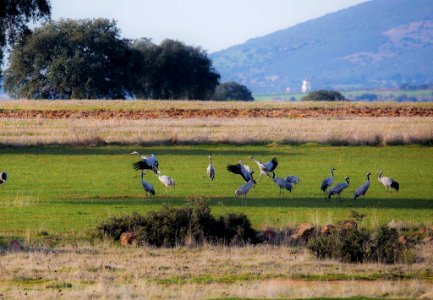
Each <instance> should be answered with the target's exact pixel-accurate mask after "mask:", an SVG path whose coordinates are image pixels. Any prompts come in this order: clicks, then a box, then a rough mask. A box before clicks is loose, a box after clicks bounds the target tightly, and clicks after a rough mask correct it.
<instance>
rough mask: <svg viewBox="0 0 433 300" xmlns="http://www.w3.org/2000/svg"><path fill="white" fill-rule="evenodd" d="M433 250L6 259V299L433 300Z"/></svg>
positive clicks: (144, 252) (75, 252)
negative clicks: (376, 260) (374, 257)
mask: <svg viewBox="0 0 433 300" xmlns="http://www.w3.org/2000/svg"><path fill="white" fill-rule="evenodd" d="M432 250H433V248H432V246H431V245H423V246H421V247H420V248H418V249H417V251H418V255H420V256H422V259H421V260H420V261H419V262H417V263H415V264H412V265H382V264H362V265H360V264H343V263H338V262H335V261H331V260H323V261H320V260H317V259H315V258H314V257H312V256H311V255H310V254H308V253H307V252H305V251H304V250H302V249H298V248H287V247H272V246H260V247H251V246H248V247H230V248H227V247H214V246H205V247H203V248H193V249H187V248H174V249H153V248H136V247H133V246H132V247H126V248H120V247H114V246H110V245H108V244H105V245H104V244H100V245H96V246H76V247H72V248H60V249H56V250H49V251H48V250H43V249H29V250H28V251H26V252H20V253H6V254H4V255H2V256H0V270H1V272H0V291H1V292H0V294H1V295H0V298H1V297H4V298H6V299H9V298H17V299H18V298H23V297H24V296H27V297H29V298H34V299H37V298H41V297H43V298H59V297H62V298H79V299H88V298H101V297H102V298H122V299H129V298H145V299H156V298H161V299H209V298H217V297H248V298H283V297H284V298H308V297H330V296H333V297H350V296H359V295H362V296H366V297H387V298H425V299H431V298H432V297H433V285H432V280H433V278H432V274H433V255H432V253H433V251H432Z"/></svg>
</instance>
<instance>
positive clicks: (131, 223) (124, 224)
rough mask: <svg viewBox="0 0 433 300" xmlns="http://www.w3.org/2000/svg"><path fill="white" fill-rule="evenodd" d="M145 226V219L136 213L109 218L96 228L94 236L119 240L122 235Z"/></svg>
mask: <svg viewBox="0 0 433 300" xmlns="http://www.w3.org/2000/svg"><path fill="white" fill-rule="evenodd" d="M145 224H146V220H145V218H144V217H143V216H141V215H139V214H138V213H132V214H131V215H124V216H121V217H111V218H109V219H108V220H106V221H104V222H102V223H101V224H100V225H99V226H98V227H97V228H96V236H97V237H109V238H112V239H114V240H119V239H120V236H121V235H122V233H124V232H127V231H134V230H135V229H136V228H137V227H139V226H140V227H141V226H144V225H145Z"/></svg>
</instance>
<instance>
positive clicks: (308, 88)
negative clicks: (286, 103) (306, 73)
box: [301, 80, 311, 94]
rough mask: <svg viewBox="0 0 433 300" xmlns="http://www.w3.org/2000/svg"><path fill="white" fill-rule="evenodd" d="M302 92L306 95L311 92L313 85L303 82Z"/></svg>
mask: <svg viewBox="0 0 433 300" xmlns="http://www.w3.org/2000/svg"><path fill="white" fill-rule="evenodd" d="M301 90H302V93H304V94H305V93H308V92H310V91H311V84H310V82H309V81H308V80H304V81H302V88H301Z"/></svg>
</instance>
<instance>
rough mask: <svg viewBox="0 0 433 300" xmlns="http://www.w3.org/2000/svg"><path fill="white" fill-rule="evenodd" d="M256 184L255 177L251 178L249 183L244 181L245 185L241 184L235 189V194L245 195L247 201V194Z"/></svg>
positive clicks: (237, 195)
mask: <svg viewBox="0 0 433 300" xmlns="http://www.w3.org/2000/svg"><path fill="white" fill-rule="evenodd" d="M255 184H256V181H255V180H254V179H253V178H251V179H250V180H249V181H248V182H247V183H244V184H243V185H241V187H240V188H238V189H237V190H236V191H235V196H236V197H239V196H244V201H245V202H246V199H247V194H248V192H249V191H250V190H251V188H252V187H253V186H254V185H255Z"/></svg>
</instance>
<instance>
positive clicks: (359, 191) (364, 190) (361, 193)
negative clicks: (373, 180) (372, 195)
mask: <svg viewBox="0 0 433 300" xmlns="http://www.w3.org/2000/svg"><path fill="white" fill-rule="evenodd" d="M365 175H366V176H367V181H366V182H365V183H364V184H363V185H361V186H360V187H359V188H357V189H356V191H355V193H354V194H353V199H354V200H356V199H357V198H358V197H361V196H362V197H364V199H365V194H366V193H367V191H368V188H369V187H370V175H371V173H370V172H367V174H365Z"/></svg>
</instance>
